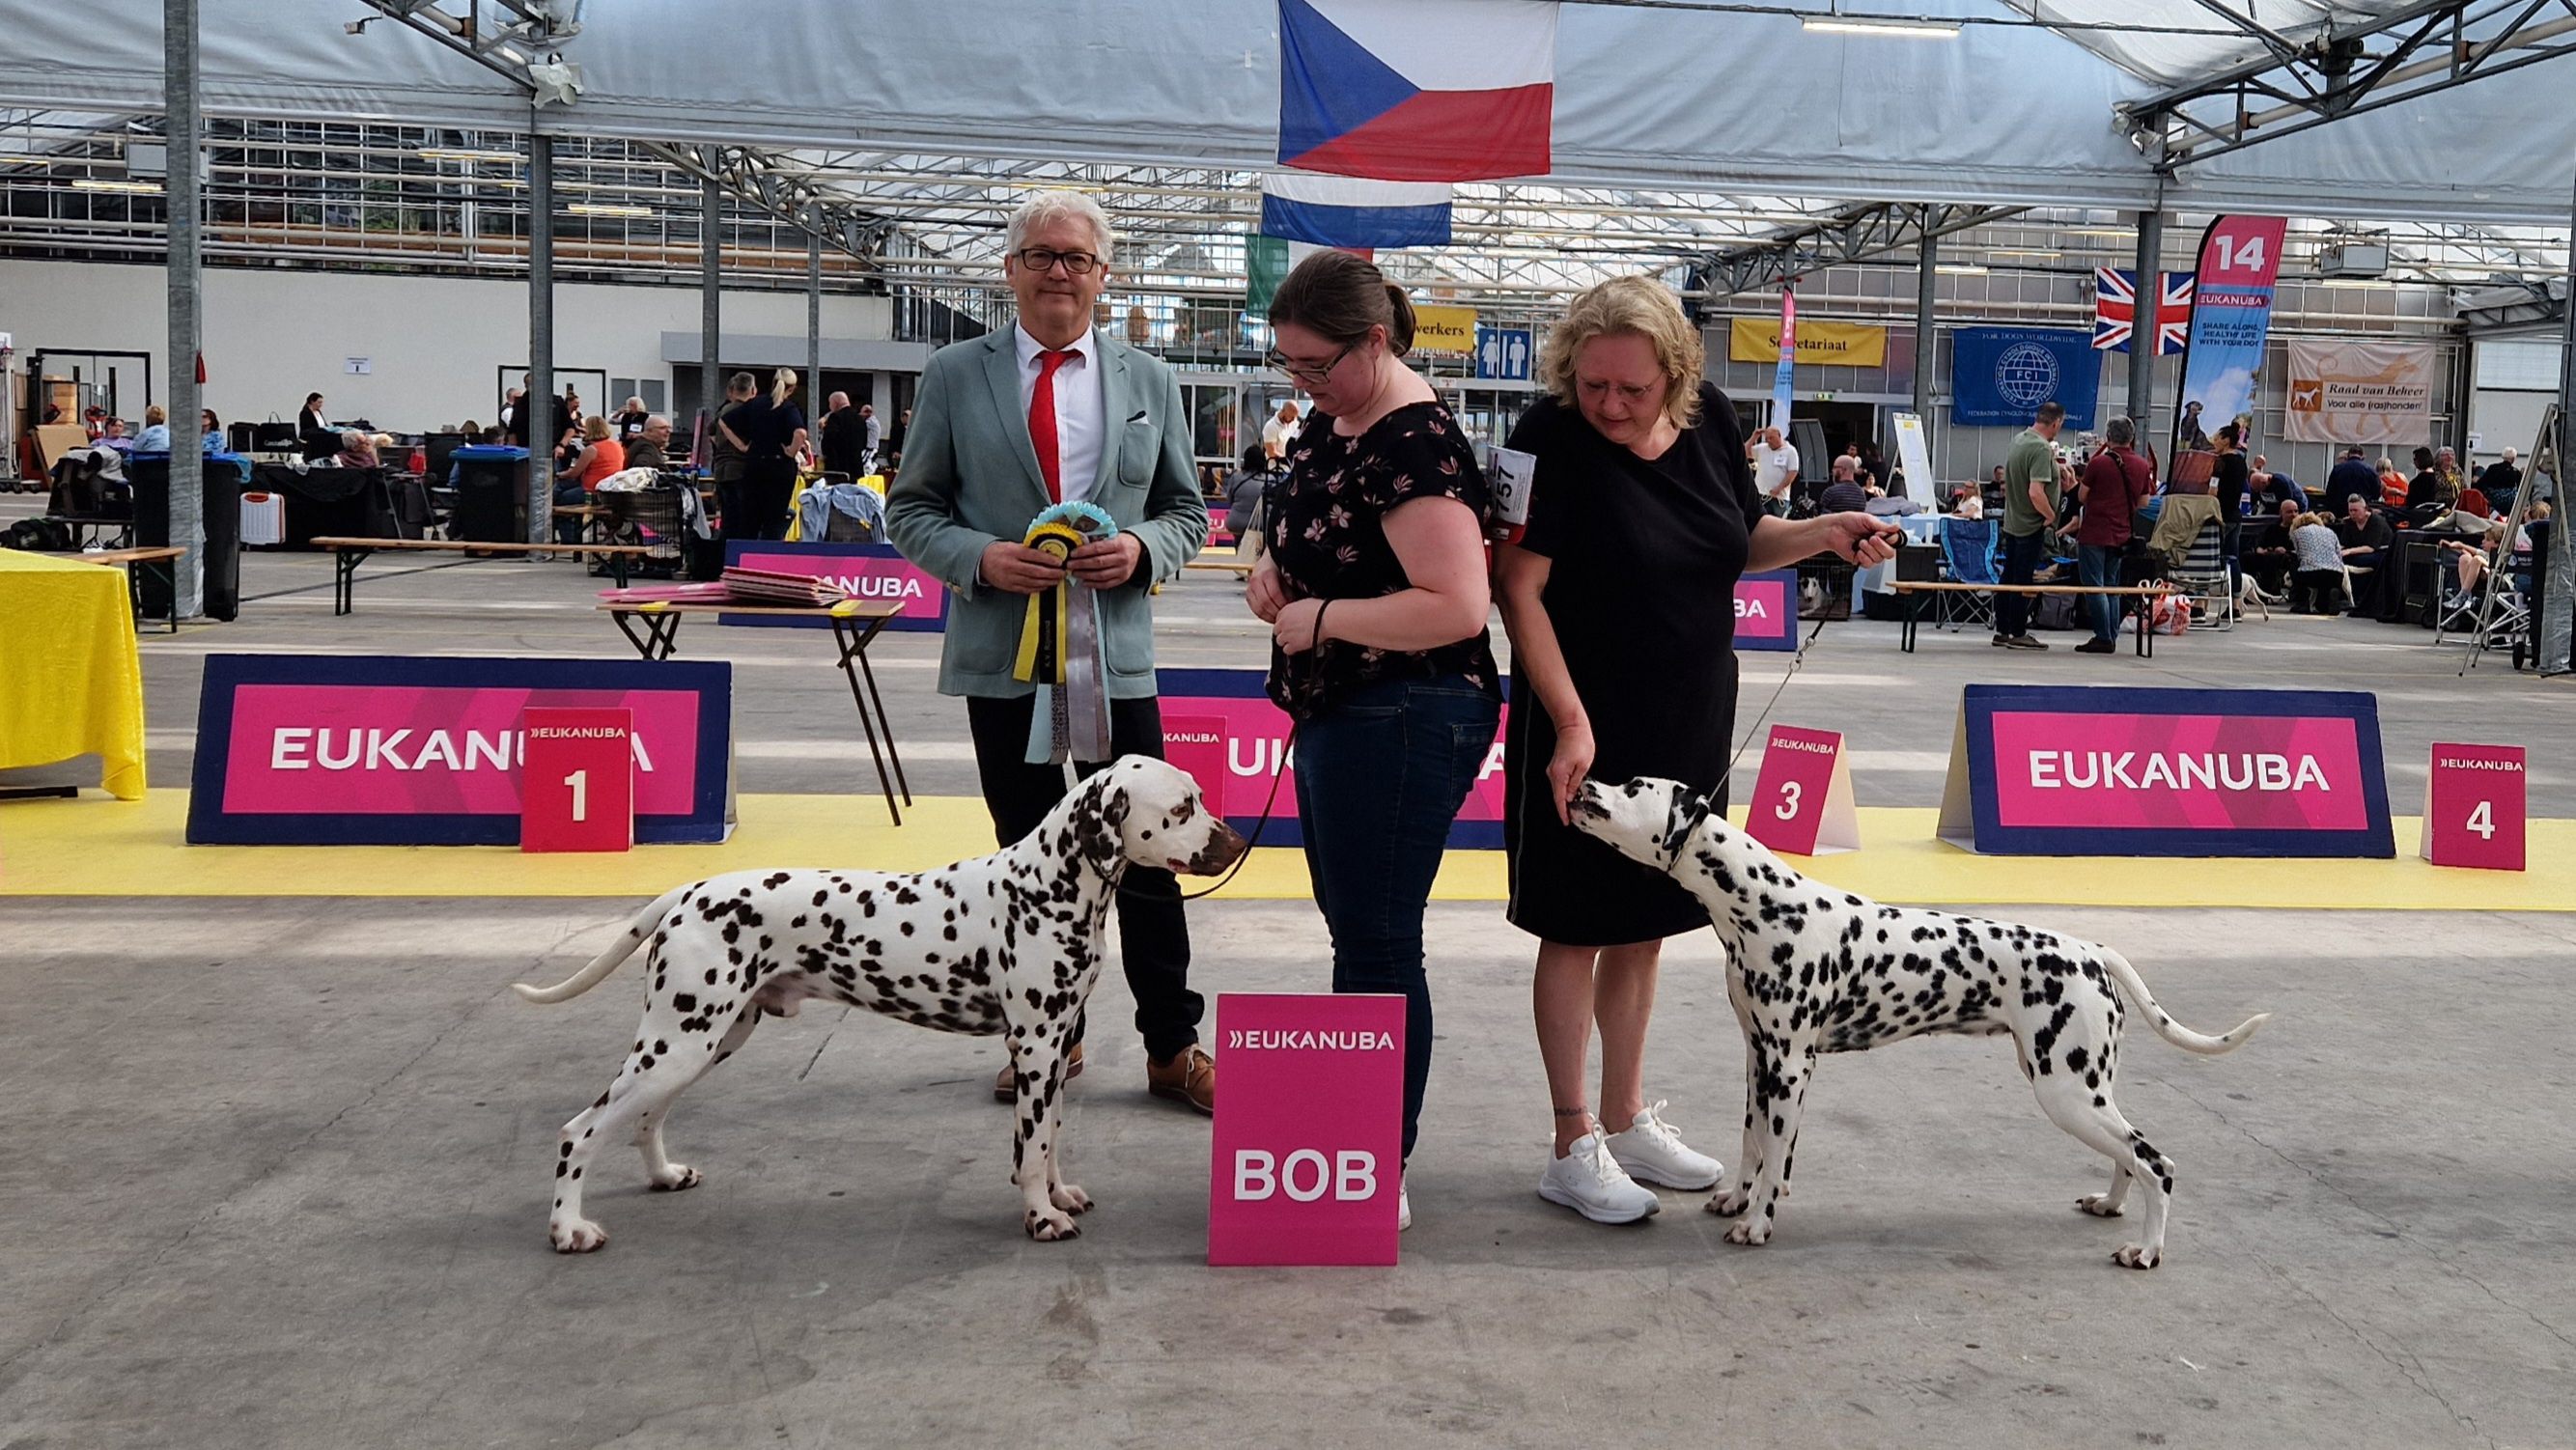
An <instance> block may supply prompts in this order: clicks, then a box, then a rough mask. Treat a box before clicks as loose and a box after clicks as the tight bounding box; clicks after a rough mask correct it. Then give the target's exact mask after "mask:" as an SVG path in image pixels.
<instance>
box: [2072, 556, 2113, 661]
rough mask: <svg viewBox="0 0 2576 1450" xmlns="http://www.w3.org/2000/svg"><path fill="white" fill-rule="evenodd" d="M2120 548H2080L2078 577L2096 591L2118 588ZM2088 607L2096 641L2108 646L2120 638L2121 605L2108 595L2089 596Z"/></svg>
mask: <svg viewBox="0 0 2576 1450" xmlns="http://www.w3.org/2000/svg"><path fill="white" fill-rule="evenodd" d="M2120 553H2121V546H2120V545H2118V544H2080V545H2078V546H2077V557H2076V560H2075V568H2076V572H2077V576H2078V577H2080V578H2081V579H2083V581H2084V582H2085V584H2086V585H2087V586H2089V587H2093V588H2117V587H2118V586H2119V583H2120ZM2084 607H2085V608H2086V609H2087V610H2089V611H2091V613H2092V615H2093V637H2094V638H2095V639H2098V640H2100V641H2102V642H2103V643H2104V644H2112V643H2116V642H2117V641H2118V640H2119V638H2120V601H2119V600H2118V599H2116V598H2114V597H2113V596H2111V595H2108V594H2088V595H2086V596H2085V598H2084Z"/></svg>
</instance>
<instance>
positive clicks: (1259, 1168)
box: [1207, 992, 1404, 1266]
mask: <svg viewBox="0 0 2576 1450" xmlns="http://www.w3.org/2000/svg"><path fill="white" fill-rule="evenodd" d="M1216 1036H1217V1051H1218V1052H1220V1053H1222V1054H1224V1056H1225V1093H1224V1095H1223V1096H1222V1097H1220V1098H1218V1099H1217V1104H1216V1123H1215V1127H1214V1144H1213V1147H1212V1149H1211V1151H1210V1152H1209V1154H1208V1248H1207V1261H1208V1262H1209V1263H1210V1264H1213V1265H1220V1266H1239V1265H1256V1264H1300V1265H1316V1264H1378V1265H1384V1264H1392V1263H1394V1262H1395V1235H1396V1219H1395V1215H1396V1202H1397V1197H1398V1195H1399V1194H1401V1193H1402V1192H1403V1189H1404V1156H1403V1145H1404V1117H1403V1113H1404V999H1403V998H1402V997H1395V996H1379V995H1369V994H1351V995H1333V994H1329V993H1262V992H1223V993H1220V994H1218V996H1217V999H1216Z"/></svg>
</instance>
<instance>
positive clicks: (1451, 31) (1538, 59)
mask: <svg viewBox="0 0 2576 1450" xmlns="http://www.w3.org/2000/svg"><path fill="white" fill-rule="evenodd" d="M1556 14H1557V6H1556V5H1555V4H1554V3H1552V0H1279V51H1280V56H1279V61H1280V65H1279V161H1280V164H1281V165H1283V166H1293V167H1296V168H1297V169H1299V170H1301V171H1327V172H1333V173H1336V174H1338V175H1342V176H1362V177H1373V178H1376V179H1378V180H1381V181H1441V182H1447V181H1489V180H1496V179H1500V178H1504V177H1514V176H1544V175H1546V174H1547V171H1548V128H1549V124H1550V121H1551V119H1552V116H1553V113H1554V109H1555V102H1556Z"/></svg>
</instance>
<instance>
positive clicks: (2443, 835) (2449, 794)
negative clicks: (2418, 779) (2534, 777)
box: [2418, 745, 2528, 871]
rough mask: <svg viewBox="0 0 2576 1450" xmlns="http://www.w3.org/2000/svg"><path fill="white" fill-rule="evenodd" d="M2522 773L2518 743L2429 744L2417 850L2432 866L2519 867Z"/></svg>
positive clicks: (2521, 754)
mask: <svg viewBox="0 0 2576 1450" xmlns="http://www.w3.org/2000/svg"><path fill="white" fill-rule="evenodd" d="M2527 778H2528V777H2527V776H2526V775H2525V773H2524V762H2523V752H2522V747H2521V746H2519V745H2435V746H2434V747H2433V769H2432V772H2431V773H2430V774H2429V775H2427V776H2426V777H2425V778H2424V832H2423V840H2422V844H2421V845H2420V846H2419V847H2418V849H2419V850H2420V851H2421V852H2422V854H2423V856H2424V859H2425V860H2427V861H2430V862H2432V863H2433V864H2434V865H2436V866H2477V867H2483V868H2485V869H2487V870H2490V871H2519V870H2521V869H2523V808H2524V789H2523V786H2524V782H2525V780H2526V779H2527Z"/></svg>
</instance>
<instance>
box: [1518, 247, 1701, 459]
mask: <svg viewBox="0 0 2576 1450" xmlns="http://www.w3.org/2000/svg"><path fill="white" fill-rule="evenodd" d="M1614 333H1630V334H1634V335H1635V336H1638V337H1642V338H1644V339H1645V340H1646V341H1647V343H1648V344H1650V345H1651V346H1652V347H1653V348H1654V349H1655V361H1656V362H1658V363H1660V364H1661V365H1662V366H1663V370H1664V382H1665V388H1664V416H1665V417H1666V418H1668V419H1671V420H1672V423H1673V426H1674V427H1677V428H1688V427H1691V426H1692V425H1694V424H1696V423H1697V422H1699V384H1700V375H1701V373H1702V371H1703V370H1704V369H1705V368H1706V366H1707V362H1708V353H1707V349H1706V348H1705V347H1704V346H1702V344H1701V342H1700V337H1699V329H1698V328H1696V327H1693V326H1692V325H1691V320H1690V318H1688V317H1687V316H1684V315H1683V313H1682V304H1681V300H1680V299H1679V298H1676V297H1675V296H1674V295H1673V294H1672V292H1671V290H1670V289H1668V288H1666V287H1665V286H1663V284H1661V283H1659V282H1657V281H1656V280H1655V279H1654V278H1652V277H1642V276H1640V277H1613V278H1611V279H1610V280H1609V281H1607V282H1596V283H1594V284H1593V285H1592V286H1590V287H1587V288H1585V289H1583V290H1582V291H1581V292H1579V293H1576V294H1575V298H1574V301H1573V302H1572V303H1570V304H1569V305H1568V306H1567V307H1566V309H1565V316H1564V317H1563V318H1561V319H1559V320H1558V322H1557V324H1556V326H1554V327H1552V328H1549V329H1548V333H1547V342H1546V344H1545V345H1544V346H1542V347H1541V348H1540V349H1539V356H1538V368H1539V378H1540V380H1541V381H1543V382H1544V383H1546V384H1547V390H1548V391H1549V392H1551V393H1553V394H1555V395H1556V400H1557V401H1558V402H1560V403H1563V404H1565V405H1566V406H1567V407H1574V406H1576V401H1575V396H1574V359H1575V355H1576V354H1577V353H1580V352H1581V351H1582V350H1583V345H1584V344H1585V343H1587V342H1590V341H1591V340H1592V339H1594V338H1596V337H1607V336H1609V335H1611V334H1614Z"/></svg>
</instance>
